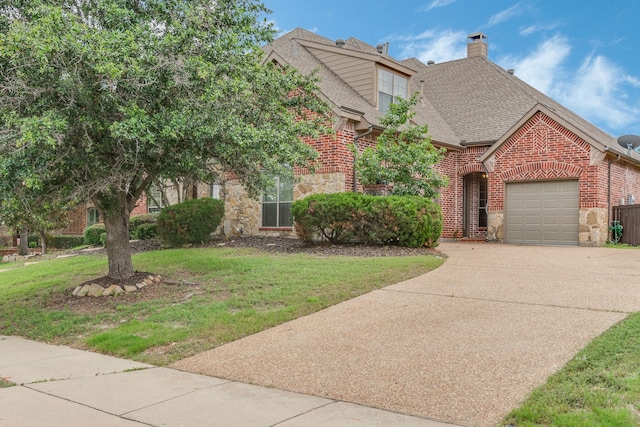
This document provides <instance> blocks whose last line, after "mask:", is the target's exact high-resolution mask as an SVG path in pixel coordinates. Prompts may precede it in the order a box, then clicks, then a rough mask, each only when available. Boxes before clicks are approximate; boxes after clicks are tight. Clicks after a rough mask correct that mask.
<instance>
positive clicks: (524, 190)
mask: <svg viewBox="0 0 640 427" xmlns="http://www.w3.org/2000/svg"><path fill="white" fill-rule="evenodd" d="M505 200H506V212H505V221H506V224H505V232H506V235H505V241H506V242H507V243H519V244H525V245H536V244H537V245H577V244H578V224H579V219H580V214H579V207H578V181H576V180H573V181H541V182H515V183H509V184H507V188H506V197H505Z"/></svg>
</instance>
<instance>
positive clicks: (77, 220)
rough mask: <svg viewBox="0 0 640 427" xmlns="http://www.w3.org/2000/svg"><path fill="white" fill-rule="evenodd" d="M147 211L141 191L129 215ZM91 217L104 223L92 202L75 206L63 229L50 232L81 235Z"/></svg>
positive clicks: (144, 196)
mask: <svg viewBox="0 0 640 427" xmlns="http://www.w3.org/2000/svg"><path fill="white" fill-rule="evenodd" d="M92 211H95V212H92ZM147 211H148V208H147V198H146V195H145V194H144V193H143V194H142V196H141V197H140V198H139V199H138V201H137V202H136V206H135V207H134V208H133V210H132V211H131V216H138V215H144V214H146V213H147ZM94 215H95V216H94ZM91 219H94V220H97V222H98V223H101V224H103V223H104V220H103V219H102V218H101V217H100V216H99V215H98V214H97V210H96V209H95V207H94V205H93V203H91V202H87V203H85V204H82V205H79V206H77V207H76V208H75V209H73V210H72V211H71V212H70V213H69V225H67V226H66V227H65V228H63V229H60V230H56V231H54V232H53V233H52V234H54V235H81V234H82V233H84V229H85V228H87V226H89V225H92V224H90V221H91Z"/></svg>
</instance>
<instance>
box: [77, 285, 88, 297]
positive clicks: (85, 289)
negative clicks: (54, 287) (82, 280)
mask: <svg viewBox="0 0 640 427" xmlns="http://www.w3.org/2000/svg"><path fill="white" fill-rule="evenodd" d="M87 292H89V285H84V286H83V287H82V288H81V289H80V290H79V291H78V293H77V294H76V296H77V297H86V296H87Z"/></svg>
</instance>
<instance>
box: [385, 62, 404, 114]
mask: <svg viewBox="0 0 640 427" xmlns="http://www.w3.org/2000/svg"><path fill="white" fill-rule="evenodd" d="M407 87H408V85H407V79H406V78H404V77H401V76H399V75H397V74H393V73H391V72H389V71H387V70H382V69H380V70H378V110H379V111H380V112H381V113H384V114H386V113H387V112H388V111H389V105H390V104H391V103H394V102H396V101H397V98H398V97H400V98H405V99H406V98H407Z"/></svg>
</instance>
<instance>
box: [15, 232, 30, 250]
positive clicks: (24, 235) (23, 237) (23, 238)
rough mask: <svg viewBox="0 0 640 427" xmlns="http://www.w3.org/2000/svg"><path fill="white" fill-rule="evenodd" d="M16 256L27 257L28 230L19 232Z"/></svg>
mask: <svg viewBox="0 0 640 427" xmlns="http://www.w3.org/2000/svg"><path fill="white" fill-rule="evenodd" d="M18 254H19V255H22V256H25V255H29V229H28V228H23V229H22V230H20V246H19V247H18Z"/></svg>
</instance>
